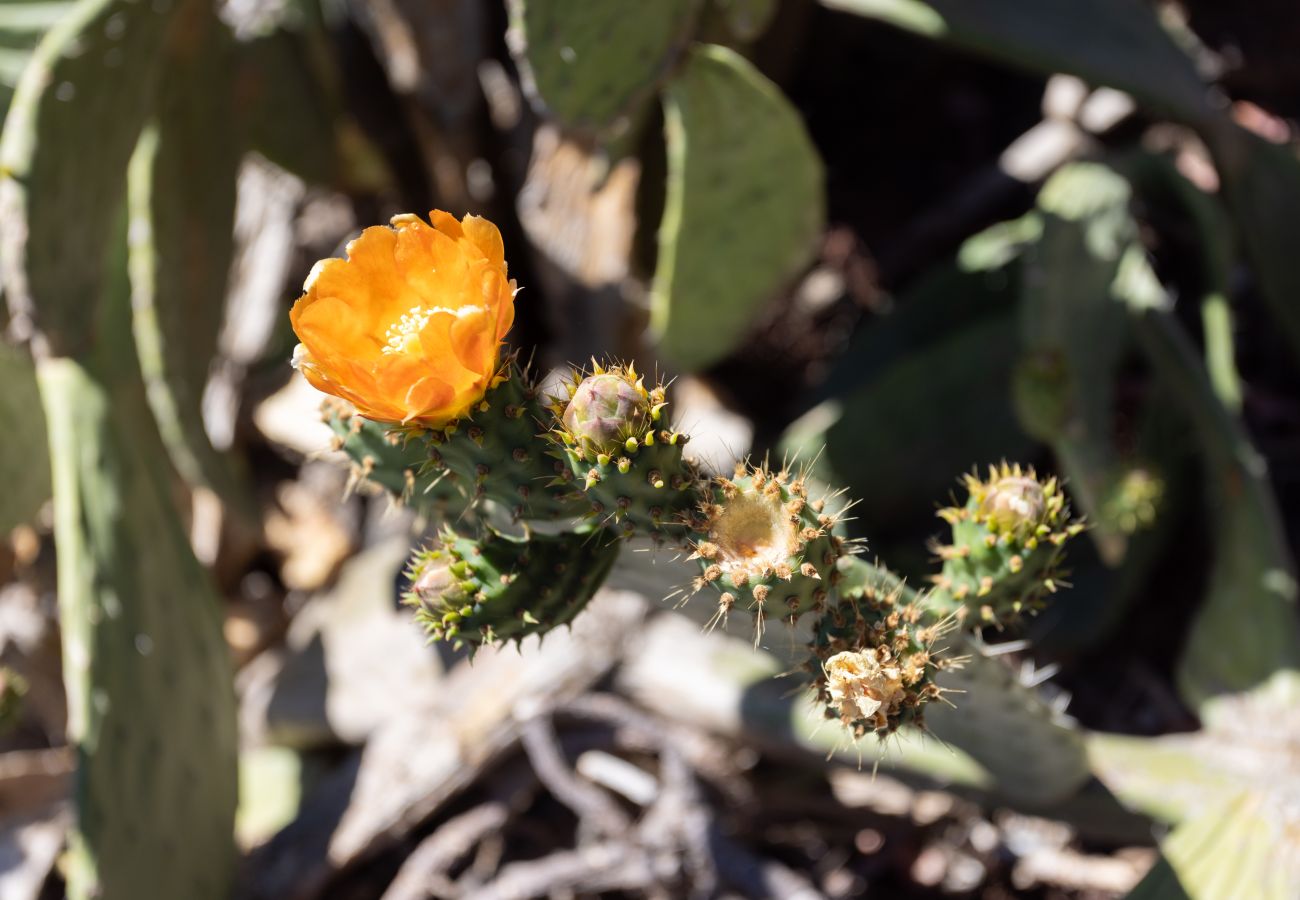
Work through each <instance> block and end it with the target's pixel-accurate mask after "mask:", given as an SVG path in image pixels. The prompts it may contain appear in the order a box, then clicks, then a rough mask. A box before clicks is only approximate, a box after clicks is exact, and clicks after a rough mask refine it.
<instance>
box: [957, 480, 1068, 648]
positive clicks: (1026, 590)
mask: <svg viewBox="0 0 1300 900" xmlns="http://www.w3.org/2000/svg"><path fill="white" fill-rule="evenodd" d="M964 481H965V486H966V490H967V493H968V495H969V496H968V498H967V501H966V503H965V505H963V506H950V507H947V508H945V509H942V510H940V511H939V516H940V517H941V518H943V519H944V521H946V522H947V523H948V524H949V525H951V526H952V540H951V542H950V543H948V544H939V545H937V546H936V547H935V550H936V552H937V553H938V555H939V558H940V559H942V560H943V571H942V572H941V573H940V574H938V575H936V576H935V577H934V583H935V587H936V591H935V601H934V602H935V604H936V608H939V609H943V610H945V611H951V612H953V613H955V614H956V615H958V616H960V617H963V618H964V617H966V616H967V615H972V616H973V617H974V619H975V621H976V622H979V623H987V624H995V623H999V624H1001V623H1007V622H1011V621H1014V620H1015V619H1017V618H1018V617H1020V616H1021V615H1022V614H1024V613H1027V612H1030V611H1032V610H1034V609H1036V608H1037V607H1038V606H1040V605H1041V604H1042V602H1043V598H1044V597H1045V596H1046V595H1047V594H1051V593H1053V592H1055V591H1056V588H1057V585H1056V581H1055V577H1056V574H1057V569H1058V568H1059V566H1060V562H1061V559H1062V558H1063V556H1064V551H1063V549H1062V545H1064V543H1065V542H1066V541H1067V540H1069V539H1070V538H1071V537H1073V536H1075V535H1077V534H1078V533H1079V532H1080V531H1082V530H1083V526H1082V525H1081V524H1080V523H1078V522H1074V521H1072V520H1071V518H1070V505H1069V502H1068V501H1067V499H1066V497H1065V494H1064V492H1063V491H1062V490H1061V487H1060V485H1059V484H1058V483H1057V481H1056V479H1055V478H1049V479H1047V480H1046V481H1040V480H1039V478H1038V476H1037V475H1036V474H1034V470H1033V469H1022V468H1021V467H1020V466H1019V465H1018V464H1017V465H1007V464H1006V463H1003V464H1001V465H1000V466H990V467H989V477H988V479H987V480H981V479H979V478H977V477H976V476H974V475H967V476H966V477H965V479H964Z"/></svg>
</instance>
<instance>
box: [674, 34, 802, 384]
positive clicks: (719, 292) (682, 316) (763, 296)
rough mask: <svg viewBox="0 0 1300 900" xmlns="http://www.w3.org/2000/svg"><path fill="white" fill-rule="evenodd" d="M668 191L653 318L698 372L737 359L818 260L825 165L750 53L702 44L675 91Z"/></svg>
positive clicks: (679, 357)
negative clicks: (736, 352)
mask: <svg viewBox="0 0 1300 900" xmlns="http://www.w3.org/2000/svg"><path fill="white" fill-rule="evenodd" d="M664 133H665V136H666V137H667V141H668V190H667V197H666V200H665V206H664V216H663V222H662V223H661V225H660V227H659V259H658V263H657V267H656V269H655V274H654V286H653V291H652V298H651V325H652V327H653V329H654V331H655V332H656V333H657V334H658V335H659V337H660V339H661V341H662V349H663V352H664V354H665V355H666V356H668V357H669V358H671V359H672V360H673V361H674V362H675V363H676V364H677V365H679V366H681V367H683V368H686V369H701V368H703V367H705V366H708V365H710V364H711V363H714V362H717V361H718V360H720V359H722V358H723V357H725V356H726V355H727V354H728V353H730V352H731V351H732V350H733V349H735V347H736V345H737V344H738V343H739V342H740V341H741V340H742V339H743V338H744V336H745V332H746V331H747V330H748V329H749V328H750V327H751V326H752V324H753V322H754V318H755V316H756V315H758V313H759V312H760V311H761V310H762V309H763V308H764V307H765V306H766V305H767V304H768V303H769V302H770V301H772V300H774V299H775V298H776V297H777V295H778V294H779V293H780V292H781V291H782V289H784V288H785V287H786V286H787V284H788V283H789V282H790V280H791V279H793V278H794V277H795V276H796V275H798V274H799V272H800V271H801V270H802V269H803V268H804V267H805V266H806V265H807V264H808V263H809V261H810V260H811V259H812V256H813V251H814V249H815V245H816V242H817V239H818V237H819V236H820V235H821V232H822V227H823V225H824V220H825V199H824V197H823V185H822V183H823V172H822V163H821V160H820V158H819V157H818V155H817V150H816V148H815V147H814V146H813V144H812V141H811V139H809V137H808V133H807V132H806V131H805V129H804V126H803V122H802V120H801V119H800V118H799V113H798V111H797V110H795V108H794V107H793V106H791V105H790V103H789V101H788V100H786V99H785V97H784V96H783V95H782V94H781V92H780V90H779V89H778V88H777V87H776V85H774V84H772V83H771V82H770V81H768V80H767V79H766V78H764V77H763V75H762V74H761V73H760V72H759V71H758V70H757V69H755V68H754V67H753V66H752V65H751V64H750V63H749V62H747V61H746V60H745V59H744V57H742V56H740V55H739V54H737V53H735V52H734V51H731V50H728V49H726V48H724V47H716V46H697V47H695V48H694V49H693V50H692V51H691V53H690V55H689V57H688V58H687V61H686V64H685V65H684V66H683V67H682V69H681V71H680V72H679V73H678V74H677V76H676V77H675V78H674V79H673V80H672V81H671V82H670V83H669V85H668V88H667V90H666V92H665V95H664Z"/></svg>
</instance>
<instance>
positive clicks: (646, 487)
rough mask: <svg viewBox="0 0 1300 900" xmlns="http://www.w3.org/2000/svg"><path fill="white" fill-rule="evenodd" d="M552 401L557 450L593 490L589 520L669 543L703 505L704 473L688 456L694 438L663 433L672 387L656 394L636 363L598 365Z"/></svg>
mask: <svg viewBox="0 0 1300 900" xmlns="http://www.w3.org/2000/svg"><path fill="white" fill-rule="evenodd" d="M565 391H566V394H567V396H566V397H553V398H551V411H552V413H554V416H555V425H554V428H553V429H552V433H551V438H552V440H553V442H555V443H556V444H557V446H558V448H559V449H557V450H556V451H555V452H556V453H557V454H558V455H560V456H561V457H563V458H564V459H565V460H566V461H567V462H568V465H569V469H570V472H571V475H572V476H573V477H574V481H575V483H576V484H577V486H579V487H580V488H581V489H582V490H583V491H585V493H586V498H587V501H588V504H589V512H588V516H589V517H591V518H593V519H596V520H599V521H601V522H602V523H603V524H613V525H615V526H617V528H618V530H619V531H620V532H621V533H622V534H624V535H625V536H630V535H632V534H634V533H637V532H640V533H643V534H647V535H650V536H651V537H653V538H655V539H656V540H663V538H664V537H665V535H666V533H667V530H668V529H670V528H674V527H679V526H681V525H682V524H683V523H684V522H685V520H686V517H687V515H688V514H689V513H690V511H691V509H692V508H693V506H694V505H695V493H694V487H695V484H696V482H697V481H698V480H699V476H698V474H697V473H696V471H695V468H694V466H693V465H692V464H691V463H690V462H689V461H687V460H686V459H685V458H684V457H683V456H682V449H683V447H684V446H685V445H686V442H687V440H688V436H687V435H685V434H681V433H680V432H676V431H671V430H667V429H663V428H660V427H659V426H660V425H661V424H662V420H663V410H664V406H665V402H664V388H663V386H662V385H660V386H657V387H655V388H654V389H652V390H648V389H647V388H646V386H645V379H644V378H642V377H641V376H640V375H638V374H637V371H636V368H635V366H619V365H611V366H608V367H606V366H601V365H599V364H596V363H594V362H593V363H592V371H591V374H589V375H586V376H585V377H584V376H583V375H582V373H580V372H574V373H573V376H572V378H571V379H570V380H569V381H568V383H567V384H566V385H565Z"/></svg>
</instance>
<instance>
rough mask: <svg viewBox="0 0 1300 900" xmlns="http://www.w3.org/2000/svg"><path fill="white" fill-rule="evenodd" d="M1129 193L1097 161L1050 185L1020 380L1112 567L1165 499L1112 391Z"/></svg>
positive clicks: (1038, 432)
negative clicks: (1117, 430)
mask: <svg viewBox="0 0 1300 900" xmlns="http://www.w3.org/2000/svg"><path fill="white" fill-rule="evenodd" d="M1131 193H1132V192H1131V190H1130V188H1129V185H1128V183H1127V182H1126V181H1125V180H1124V179H1123V178H1122V177H1120V176H1119V175H1118V174H1117V173H1116V172H1114V171H1112V170H1111V169H1109V168H1107V167H1106V166H1104V165H1101V164H1100V163H1091V162H1086V163H1085V162H1081V163H1072V164H1070V165H1066V166H1064V167H1062V168H1061V169H1059V170H1058V171H1057V172H1056V173H1055V174H1054V175H1052V177H1051V178H1049V179H1048V181H1047V183H1046V184H1044V185H1043V189H1042V190H1041V191H1040V192H1039V195H1038V211H1037V213H1036V215H1037V216H1038V217H1039V218H1040V219H1041V229H1040V232H1039V234H1038V236H1037V238H1036V239H1035V240H1034V241H1033V242H1032V243H1031V244H1030V245H1029V247H1028V248H1027V250H1026V253H1025V260H1024V265H1025V267H1026V272H1027V277H1026V278H1025V279H1024V282H1023V286H1022V288H1021V303H1020V319H1021V323H1020V324H1021V336H1022V340H1023V344H1024V349H1025V357H1024V358H1023V359H1022V361H1021V363H1020V365H1019V367H1018V369H1017V372H1016V379H1015V400H1016V407H1017V412H1018V413H1019V416H1020V421H1021V424H1022V425H1023V426H1024V428H1025V430H1026V431H1028V432H1029V433H1030V434H1032V435H1034V437H1036V438H1038V439H1040V440H1042V441H1044V442H1046V443H1048V444H1050V445H1051V447H1052V450H1053V451H1054V452H1055V454H1056V459H1057V461H1058V464H1059V466H1060V468H1061V470H1062V473H1063V474H1064V475H1065V477H1066V479H1067V481H1068V483H1069V485H1070V493H1071V495H1072V496H1073V497H1074V498H1075V500H1076V502H1077V503H1078V505H1079V507H1080V509H1081V511H1082V512H1083V514H1084V515H1086V516H1087V517H1088V520H1089V522H1090V523H1091V524H1092V528H1091V530H1090V536H1091V537H1092V539H1093V541H1094V542H1095V543H1096V545H1097V549H1098V552H1099V553H1100V555H1101V557H1102V559H1103V560H1104V561H1105V562H1106V563H1107V564H1108V565H1110V566H1117V565H1119V563H1120V562H1122V561H1123V558H1124V555H1125V552H1126V550H1127V546H1128V541H1129V538H1130V536H1131V535H1132V534H1133V532H1134V531H1135V530H1137V528H1138V527H1140V526H1141V525H1142V524H1143V522H1144V518H1143V517H1141V516H1139V515H1137V514H1136V512H1137V507H1138V506H1140V505H1142V504H1148V505H1149V504H1153V503H1154V502H1155V501H1156V500H1157V499H1158V496H1159V486H1158V484H1154V483H1152V479H1151V477H1150V473H1149V471H1148V470H1145V469H1143V468H1142V467H1141V466H1140V465H1139V464H1137V462H1136V461H1135V460H1132V459H1127V458H1125V455H1124V454H1121V452H1120V451H1119V449H1118V448H1117V447H1116V446H1115V440H1114V436H1113V432H1114V421H1113V417H1114V413H1113V410H1112V395H1113V393H1114V386H1115V381H1116V377H1117V375H1118V367H1119V363H1120V360H1121V357H1122V355H1123V353H1124V349H1125V345H1126V343H1127V339H1128V337H1129V328H1128V324H1129V323H1128V318H1129V316H1128V313H1127V311H1126V309H1125V306H1124V303H1123V302H1122V301H1121V300H1120V298H1118V297H1117V296H1115V292H1114V291H1113V289H1112V286H1113V285H1114V284H1115V281H1116V278H1117V277H1118V275H1119V273H1120V268H1121V265H1123V264H1125V259H1126V251H1127V250H1128V249H1129V247H1130V246H1131V245H1132V242H1133V241H1134V239H1135V236H1136V234H1137V223H1136V222H1135V221H1134V220H1133V218H1132V216H1131V215H1130V214H1129V211H1128V206H1129V202H1130V199H1131ZM1143 479H1145V481H1146V485H1144V484H1143V483H1142V480H1143ZM1145 486H1150V487H1152V488H1154V490H1143V488H1144V487H1145Z"/></svg>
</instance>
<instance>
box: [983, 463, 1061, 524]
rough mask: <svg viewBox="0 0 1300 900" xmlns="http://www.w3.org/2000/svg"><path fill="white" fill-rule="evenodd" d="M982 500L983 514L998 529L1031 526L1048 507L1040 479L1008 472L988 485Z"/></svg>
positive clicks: (1040, 517) (1040, 518) (1039, 520)
mask: <svg viewBox="0 0 1300 900" xmlns="http://www.w3.org/2000/svg"><path fill="white" fill-rule="evenodd" d="M987 491H988V492H987V493H986V494H985V495H984V498H983V499H982V500H981V501H980V514H981V515H983V516H985V517H987V519H988V521H989V524H990V525H992V526H993V528H994V530H996V531H1008V532H1020V531H1025V530H1032V529H1033V528H1035V527H1037V525H1038V523H1039V522H1041V521H1042V519H1043V513H1044V512H1046V511H1047V498H1046V496H1045V495H1044V493H1043V485H1042V484H1040V483H1039V481H1038V479H1036V478H1032V477H1026V476H1024V475H1007V476H1004V477H1002V478H999V479H997V480H996V481H993V482H992V483H990V484H989V485H988V489H987Z"/></svg>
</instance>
